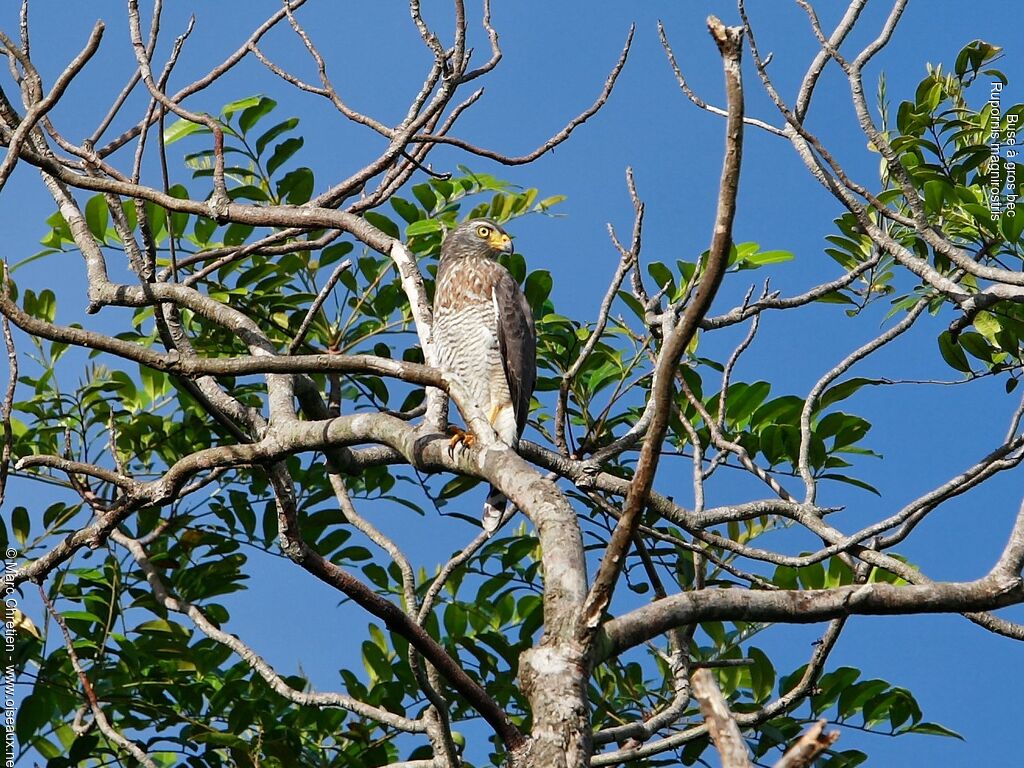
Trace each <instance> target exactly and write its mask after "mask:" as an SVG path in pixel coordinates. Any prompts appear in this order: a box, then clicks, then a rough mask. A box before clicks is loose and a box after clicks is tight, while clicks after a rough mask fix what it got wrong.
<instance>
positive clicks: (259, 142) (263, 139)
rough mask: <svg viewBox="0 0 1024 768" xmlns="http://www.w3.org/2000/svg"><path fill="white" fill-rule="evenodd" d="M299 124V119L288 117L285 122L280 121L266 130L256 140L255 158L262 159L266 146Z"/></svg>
mask: <svg viewBox="0 0 1024 768" xmlns="http://www.w3.org/2000/svg"><path fill="white" fill-rule="evenodd" d="M298 124H299V118H297V117H289V118H288V119H287V120H282V121H281V122H280V123H278V124H277V125H275V126H273V127H272V128H270V129H268V130H267V131H266V132H265V133H264V134H263V135H261V136H260V137H259V138H258V139H256V156H257V157H262V156H263V151H264V150H265V149H266V148H267V146H268V145H269V144H270V142H272V141H273V140H274V139H276V138H277V137H278V136H280V135H281V134H283V133H287V132H288V131H290V130H292V129H294V128H295V126H297V125H298Z"/></svg>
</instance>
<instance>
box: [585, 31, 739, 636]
mask: <svg viewBox="0 0 1024 768" xmlns="http://www.w3.org/2000/svg"><path fill="white" fill-rule="evenodd" d="M708 28H709V29H710V31H711V35H712V37H713V38H714V40H715V43H716V44H717V45H718V48H719V51H720V52H721V54H722V59H723V66H724V69H725V80H726V90H727V98H728V103H729V119H728V121H727V123H726V149H725V159H724V161H723V166H722V179H721V186H720V190H719V198H718V213H717V214H716V217H715V227H714V235H713V236H712V240H711V248H710V251H709V253H708V259H707V264H706V266H705V271H704V275H703V277H702V278H701V280H700V283H699V285H698V286H697V289H696V291H695V293H694V295H693V298H692V300H691V301H690V303H689V304H687V306H686V309H685V310H684V312H683V316H682V319H681V320H680V321H679V325H678V326H676V328H675V329H674V330H673V331H672V333H671V334H670V336H669V337H668V338H667V339H666V340H665V342H664V345H663V346H662V350H661V353H660V356H659V358H658V364H657V369H658V374H657V376H656V379H655V383H654V388H653V389H652V391H651V399H652V400H654V402H655V403H656V406H655V411H654V417H653V420H652V423H651V426H650V428H649V429H648V431H647V435H646V437H645V438H644V443H643V447H642V448H641V450H640V458H639V460H638V462H637V468H636V471H635V473H634V475H633V480H632V482H631V483H630V486H629V493H628V494H627V496H626V500H625V502H624V504H623V514H622V518H621V519H620V520H619V522H618V524H617V525H616V527H615V531H614V532H613V533H612V537H611V540H610V541H609V542H608V547H607V549H606V551H605V555H604V557H603V558H602V560H601V566H600V568H599V569H598V572H597V575H596V576H595V578H594V583H593V586H592V587H591V589H590V593H589V594H588V595H587V601H586V603H585V605H584V609H583V620H582V622H581V626H580V631H579V634H580V637H581V640H582V641H583V643H584V645H585V646H586V645H589V644H590V642H591V640H592V639H593V637H594V634H595V633H596V631H597V628H598V626H599V625H600V623H601V617H602V615H603V613H604V609H605V607H606V606H607V605H608V603H609V602H610V601H611V596H612V592H613V590H614V588H615V582H616V581H617V580H618V576H619V573H620V571H621V569H622V565H623V561H624V560H625V555H626V550H627V548H628V547H629V543H630V541H631V540H632V538H633V534H634V533H635V531H636V527H637V526H638V525H639V523H640V516H641V513H642V512H643V510H644V509H645V508H646V506H647V499H648V496H649V495H650V491H651V487H652V485H653V483H654V473H655V471H656V470H657V466H658V458H659V455H660V453H661V444H662V442H663V440H664V438H665V434H666V431H667V430H668V420H669V413H670V409H669V402H670V401H671V399H672V390H673V377H672V375H671V372H672V371H674V370H675V369H676V367H677V366H678V364H679V360H680V358H681V357H682V355H683V352H685V350H686V347H687V346H688V345H689V344H690V341H691V340H692V339H693V336H694V334H696V333H697V328H698V325H699V323H700V320H701V319H702V318H703V317H704V315H705V314H707V311H708V308H709V307H710V306H711V301H712V299H714V296H715V294H716V293H717V291H718V286H719V285H720V284H721V281H722V277H723V275H724V274H725V269H726V266H727V265H728V260H729V251H730V248H731V246H732V221H733V217H734V216H735V213H736V193H737V189H738V183H739V172H740V158H741V154H742V146H743V84H742V80H741V75H740V55H741V52H742V30H741V29H740V28H738V27H731V28H730V27H726V26H725V25H724V24H722V22H721V21H719V20H718V19H717V18H715V17H714V16H711V17H709V18H708Z"/></svg>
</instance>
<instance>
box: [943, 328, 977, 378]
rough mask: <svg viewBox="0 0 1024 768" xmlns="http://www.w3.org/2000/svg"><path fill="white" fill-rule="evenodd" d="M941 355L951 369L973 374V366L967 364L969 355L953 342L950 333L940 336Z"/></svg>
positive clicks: (945, 332)
mask: <svg viewBox="0 0 1024 768" xmlns="http://www.w3.org/2000/svg"><path fill="white" fill-rule="evenodd" d="M939 354H941V355H942V359H943V360H945V361H946V363H947V364H948V365H949V366H950V367H951V368H954V369H956V370H958V371H962V372H963V373H970V372H971V364H970V363H969V362H967V355H965V354H964V351H963V350H962V349H961V348H960V347H959V346H958V345H957V344H956V343H955V342H954V341H953V337H952V334H950V332H949V331H943V332H942V334H940V335H939Z"/></svg>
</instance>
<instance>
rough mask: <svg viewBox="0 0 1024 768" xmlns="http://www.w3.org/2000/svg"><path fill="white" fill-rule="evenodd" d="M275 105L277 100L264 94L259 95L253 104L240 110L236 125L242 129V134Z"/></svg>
mask: <svg viewBox="0 0 1024 768" xmlns="http://www.w3.org/2000/svg"><path fill="white" fill-rule="evenodd" d="M276 106H277V102H276V101H274V100H273V99H270V98H267V97H266V96H260V98H259V101H258V102H256V103H255V104H253V105H252V106H251V107H246V108H245V109H243V110H242V114H241V116H239V118H238V127H239V128H241V129H242V133H243V134H246V133H248V132H249V130H250V129H251V128H252V127H253V126H254V125H256V123H258V122H259V121H260V120H261V119H262V118H263V117H265V116H266V115H268V114H270V112H271V111H272V110H273V109H274V107H276Z"/></svg>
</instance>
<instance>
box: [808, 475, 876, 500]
mask: <svg viewBox="0 0 1024 768" xmlns="http://www.w3.org/2000/svg"><path fill="white" fill-rule="evenodd" d="M821 478H822V479H823V480H835V481H836V482H839V483H846V484H847V485H852V486H854V487H855V488H861V489H863V490H865V491H869V492H871V493H873V494H875V496H879V497H880V496H881V495H882V494H881V493H879V491H878V489H877V488H875V486H873V485H871V484H870V483H866V482H864V481H863V480H858V479H857V478H855V477H850V476H848V475H837V474H834V473H826V474H824V475H822V476H821Z"/></svg>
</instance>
